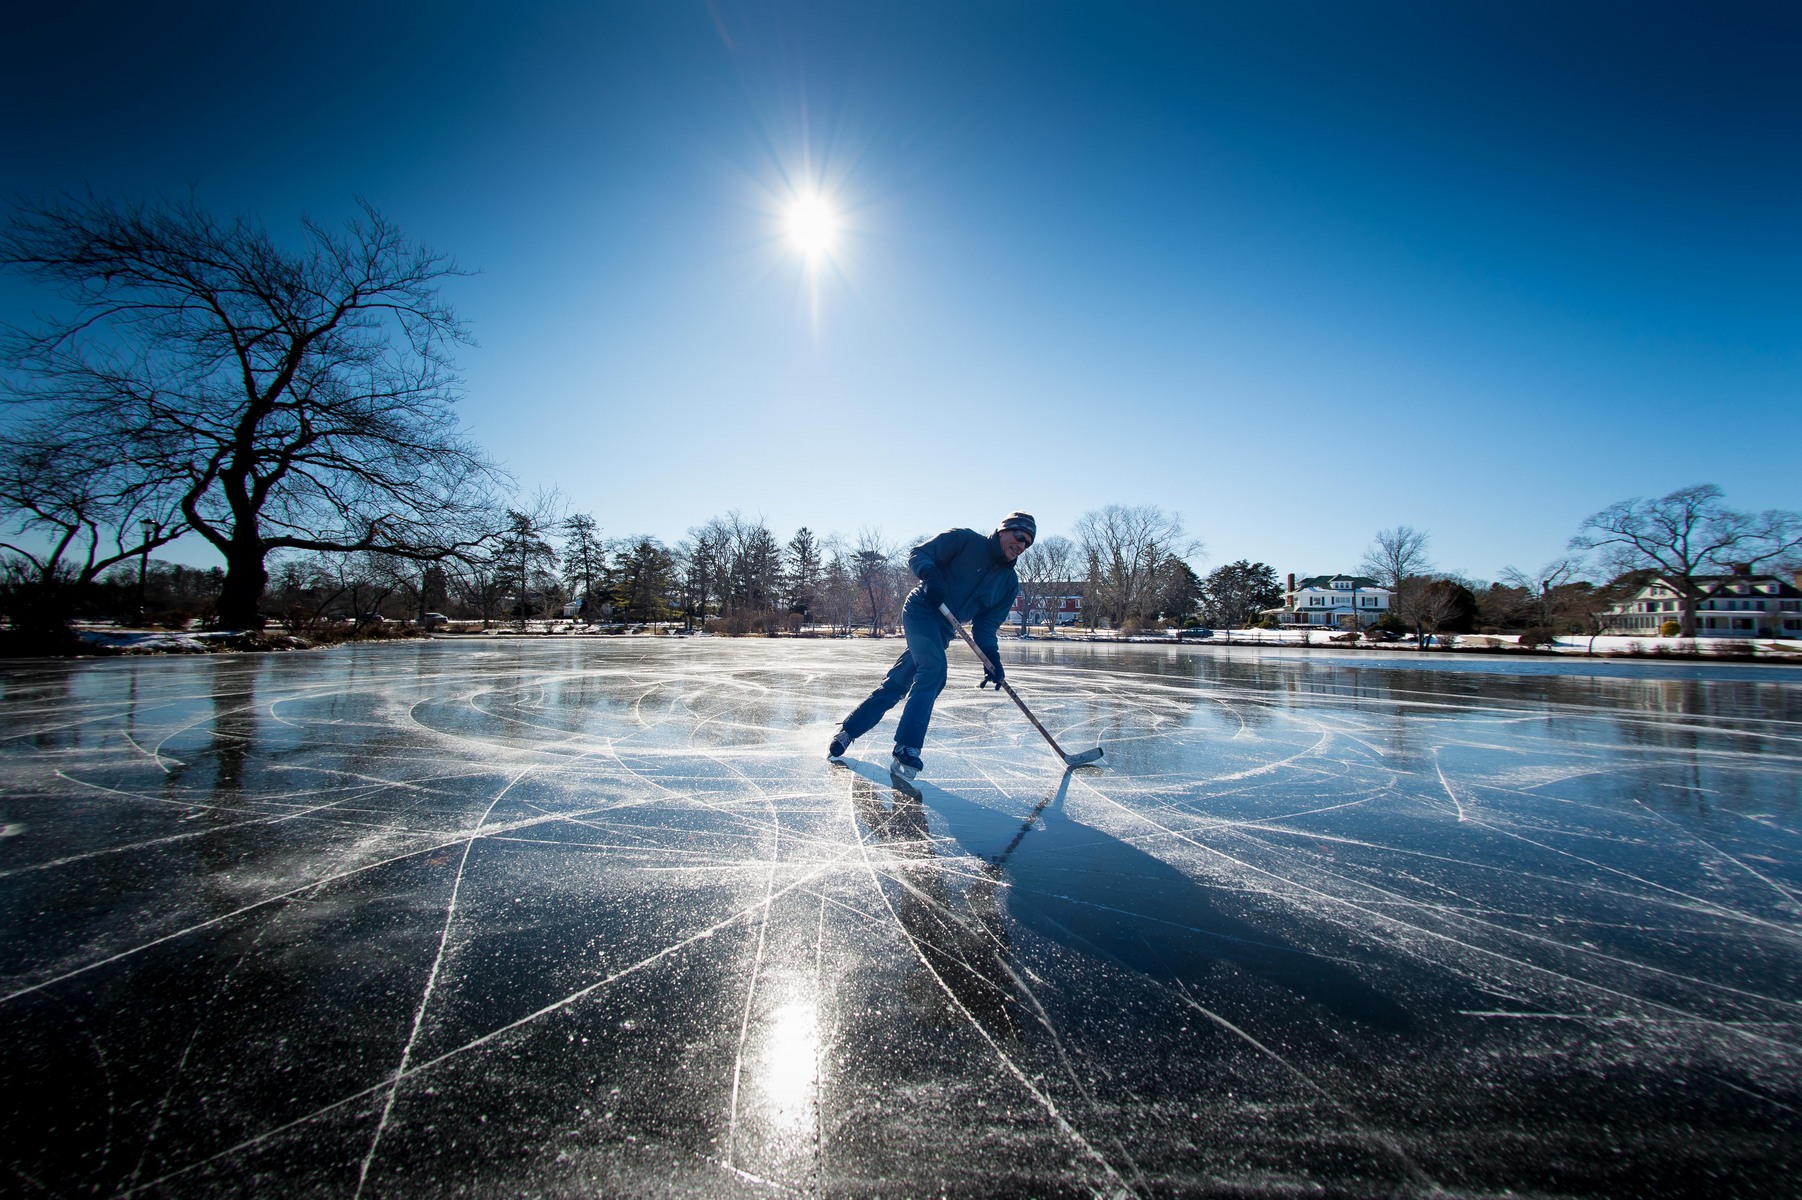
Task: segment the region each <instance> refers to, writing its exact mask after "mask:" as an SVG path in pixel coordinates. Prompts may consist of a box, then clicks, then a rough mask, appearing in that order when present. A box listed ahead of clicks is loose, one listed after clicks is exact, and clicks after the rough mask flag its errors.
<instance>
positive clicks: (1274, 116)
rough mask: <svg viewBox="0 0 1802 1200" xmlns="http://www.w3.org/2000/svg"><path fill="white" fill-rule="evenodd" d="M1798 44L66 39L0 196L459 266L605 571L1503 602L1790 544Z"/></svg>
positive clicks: (526, 446) (1224, 28)
mask: <svg viewBox="0 0 1802 1200" xmlns="http://www.w3.org/2000/svg"><path fill="white" fill-rule="evenodd" d="M178 8H179V11H176V10H177V9H178ZM265 9H267V10H268V11H263V10H265ZM253 10H254V11H253ZM1799 14H1802V10H1798V9H1795V8H1793V7H1788V6H1774V5H1773V6H1759V5H1734V4H1727V5H1719V4H1715V5H1706V6H1704V5H1668V4H1646V3H1636V4H1592V5H1570V4H1556V5H1553V4H1547V5H1531V4H1528V5H1517V4H1511V5H1488V6H1474V5H1445V4H1421V5H1402V4H1395V5H1376V4H1372V5H1344V4H1306V3H1296V4H1281V5H1243V4H1233V5H1227V4H1205V3H1192V4H1179V5H1133V6H1116V5H1108V6H1103V5H1083V4H1074V3H1070V4H1005V5H1004V4H981V3H975V4H968V3H955V4H934V3H923V2H915V3H907V4H896V5H877V4H858V5H848V4H820V5H791V4H780V5H767V4H735V3H730V2H728V0H709V2H696V3H679V2H676V0H669V2H660V3H651V2H649V0H640V2H638V3H631V4H560V5H521V6H495V5H485V6H474V5H456V4H429V5H428V4H419V5H387V6H365V5H339V4H336V3H324V4H320V5H312V6H306V7H304V8H295V9H292V10H291V11H284V12H278V11H274V6H260V5H257V6H246V5H218V6H208V5H182V6H145V5H137V6H129V7H128V6H123V5H120V6H113V5H83V4H72V5H68V6H65V7H64V8H63V9H61V10H59V11H58V12H57V13H54V14H52V13H43V12H40V13H34V14H25V15H22V16H18V17H15V18H13V21H14V24H15V29H14V31H13V32H11V33H9V37H8V53H7V56H6V57H7V64H6V65H7V70H6V71H5V72H0V100H3V102H4V111H6V112H7V113H8V114H9V116H8V119H7V120H6V122H5V123H4V127H3V128H0V139H3V140H0V173H3V174H0V184H3V185H4V190H5V191H6V192H7V193H9V194H16V195H23V196H26V197H29V198H41V197H44V196H46V195H51V194H54V193H56V192H59V191H79V190H81V189H84V188H92V189H94V190H96V191H99V192H103V193H106V194H110V195H114V196H119V197H136V196H146V195H152V194H157V193H161V194H171V195H181V194H185V193H187V192H188V191H189V190H190V189H192V191H193V192H194V193H195V195H196V196H197V197H198V198H199V199H200V200H201V202H202V203H204V204H205V205H207V206H208V207H211V208H213V209H215V210H217V211H220V212H234V213H235V212H244V213H252V214H255V215H257V216H260V217H261V218H262V219H263V220H264V221H265V222H266V223H267V224H268V225H269V226H270V227H271V229H272V230H274V231H275V232H276V233H277V234H278V235H281V236H287V235H289V234H291V233H292V232H294V231H295V229H296V222H297V219H298V217H299V216H300V215H301V214H303V213H304V214H308V215H311V216H313V217H316V218H324V219H328V220H333V219H339V218H342V217H343V216H345V215H347V214H348V213H349V212H350V211H351V209H352V204H353V199H354V197H357V196H363V197H366V198H368V199H369V200H370V201H372V202H374V203H375V204H376V205H377V206H378V207H380V208H381V209H382V210H383V211H384V212H385V213H386V214H387V215H389V216H390V217H391V218H393V219H394V220H396V221H397V222H398V223H399V224H400V225H401V226H402V228H403V229H405V230H406V231H407V232H408V233H409V234H411V235H413V236H415V237H417V238H419V239H421V240H423V241H425V242H426V243H428V244H430V245H432V246H433V247H435V248H437V249H440V250H443V251H446V252H448V253H450V254H452V255H454V256H455V257H456V258H457V259H458V260H459V261H460V262H461V263H462V264H463V265H464V266H466V267H469V268H472V269H474V270H475V271H476V272H478V273H477V274H475V275H473V276H471V277H470V278H467V279H464V280H460V281H457V282H456V283H455V284H454V285H453V286H452V287H451V289H450V297H451V299H452V301H453V302H454V304H455V305H456V307H457V309H458V311H459V312H460V313H461V314H462V315H463V316H464V317H465V318H466V319H467V320H468V321H469V322H470V324H471V326H472V327H473V330H474V333H475V336H476V338H477V340H478V342H479V345H478V346H476V347H474V348H471V349H469V350H467V351H465V352H464V353H463V354H462V355H461V357H460V362H461V365H462V367H463V371H464V375H465V378H466V382H467V390H468V394H467V397H466V399H465V400H464V402H463V404H462V406H461V411H462V413H463V416H464V418H465V421H466V423H467V424H468V425H469V426H470V428H471V429H472V431H473V432H474V433H475V435H476V436H477V437H478V438H479V439H480V440H481V441H482V442H483V443H484V444H486V445H487V446H488V447H489V448H490V449H491V450H492V452H493V453H494V454H495V455H496V456H497V457H498V458H499V459H501V460H502V461H503V462H504V463H505V464H506V465H507V466H508V467H509V468H510V469H511V470H512V471H513V472H514V473H515V474H516V475H517V476H518V477H519V478H520V479H521V481H522V482H523V483H524V484H525V485H526V486H527V487H528V488H530V487H535V486H538V485H552V484H554V485H556V486H558V487H560V488H561V489H562V490H563V492H564V493H565V494H566V495H567V496H568V498H569V499H570V501H571V502H572V504H573V505H574V507H576V508H578V509H581V510H585V511H589V512H592V513H593V514H594V515H595V516H596V518H597V519H598V520H599V521H600V522H601V525H602V527H603V531H604V532H605V533H606V534H608V535H624V534H634V533H641V532H648V533H652V534H655V535H658V536H661V537H664V538H666V539H670V540H674V539H676V538H678V537H680V536H681V535H682V534H683V532H684V531H685V530H686V529H687V528H688V527H689V526H691V525H694V524H698V523H699V522H701V521H703V520H705V519H706V518H708V517H709V516H712V515H714V514H716V513H723V512H725V511H726V510H728V509H732V508H737V509H740V510H742V511H744V512H745V513H747V514H753V515H755V514H761V515H762V516H763V517H765V518H766V519H767V520H768V521H769V523H770V525H771V526H772V527H773V528H774V529H775V530H776V531H777V532H778V534H780V535H781V536H784V537H786V536H787V535H788V533H790V532H792V530H793V529H794V528H795V527H796V526H798V525H801V524H807V525H809V526H812V527H813V528H814V529H815V530H817V531H821V532H830V531H834V530H837V531H840V532H843V533H845V534H847V535H854V534H855V533H856V531H857V530H858V529H859V528H860V527H864V526H874V527H879V528H881V529H882V530H883V531H884V532H886V533H887V534H888V535H889V536H891V537H893V538H897V539H899V538H903V537H906V536H909V535H913V534H925V533H931V532H934V531H936V530H938V529H941V528H944V527H946V526H948V525H955V524H977V525H986V524H988V523H989V522H992V521H993V520H994V519H995V518H997V517H999V516H1000V515H1001V514H1003V513H1005V512H1007V511H1008V510H1010V509H1014V508H1025V509H1028V510H1030V511H1033V512H1035V513H1036V514H1037V515H1038V517H1039V519H1040V523H1041V531H1042V532H1067V531H1068V530H1069V528H1070V526H1071V525H1072V523H1073V522H1074V520H1075V519H1076V517H1077V516H1078V515H1079V514H1080V513H1082V512H1083V511H1084V510H1086V509H1090V508H1094V507H1098V506H1100V505H1103V504H1107V503H1110V502H1119V503H1128V504H1142V503H1143V504H1157V505H1161V506H1163V507H1164V508H1166V509H1171V510H1176V511H1180V512H1181V513H1182V514H1183V515H1184V517H1185V518H1186V520H1187V522H1188V524H1189V527H1190V529H1191V530H1192V531H1193V532H1194V533H1195V534H1196V535H1198V536H1199V537H1200V538H1201V539H1202V540H1203V541H1204V542H1205V544H1206V554H1205V557H1204V558H1202V559H1201V560H1199V562H1198V565H1199V566H1201V567H1203V568H1204V569H1205V568H1207V567H1209V566H1212V565H1218V564H1220V563H1222V562H1227V561H1230V560H1233V559H1237V558H1241V557H1247V558H1253V559H1261V560H1264V561H1267V562H1269V563H1271V564H1272V565H1273V566H1275V567H1276V568H1277V569H1278V570H1279V571H1290V570H1293V571H1296V572H1297V573H1316V572H1321V571H1329V570H1336V569H1342V568H1344V567H1347V566H1349V565H1351V564H1353V563H1355V561H1356V560H1357V558H1358V557H1359V555H1360V553H1361V551H1362V550H1363V548H1364V547H1365V545H1366V544H1367V543H1368V542H1369V540H1370V537H1371V535H1372V534H1373V533H1374V532H1375V531H1376V530H1377V529H1379V528H1384V527H1388V526H1392V525H1396V524H1402V523H1406V524H1411V525H1414V526H1416V527H1420V528H1425V529H1428V530H1430V531H1431V532H1432V535H1433V539H1434V546H1433V549H1434V552H1435V557H1436V559H1437V561H1438V562H1439V563H1440V565H1441V566H1443V567H1447V568H1453V569H1461V570H1464V571H1466V572H1468V573H1470V574H1473V575H1476V576H1478V577H1483V578H1488V577H1493V576H1494V575H1495V574H1496V573H1497V572H1498V571H1499V570H1500V569H1501V568H1502V567H1503V566H1505V565H1508V564H1515V565H1519V566H1523V567H1532V566H1536V565H1538V564H1539V563H1540V562H1542V561H1544V560H1545V559H1548V558H1551V557H1553V556H1554V555H1556V554H1558V553H1559V552H1560V551H1561V550H1562V548H1563V544H1564V541H1565V539H1566V538H1568V537H1569V536H1570V534H1571V533H1572V532H1574V530H1575V528H1576V526H1577V523H1578V522H1579V521H1580V520H1581V519H1582V518H1583V516H1585V515H1586V514H1588V513H1590V512H1592V511H1595V510H1596V509H1599V508H1601V507H1603V506H1604V505H1606V504H1609V503H1611V502H1613V501H1615V500H1619V499H1622V498H1625V497H1628V496H1633V495H1648V494H1661V493H1663V492H1666V491H1669V490H1671V489H1673V488H1676V487H1679V486H1683V485H1687V484H1691V483H1699V482H1715V483H1719V484H1721V485H1722V486H1723V487H1725V488H1726V489H1727V493H1728V499H1729V501H1730V502H1731V503H1733V504H1735V505H1737V506H1740V507H1747V508H1765V507H1784V508H1797V507H1802V486H1799V485H1798V483H1797V479H1798V478H1799V477H1802V473H1799V472H1798V471H1797V470H1796V467H1795V465H1794V464H1795V452H1794V441H1795V435H1796V428H1797V422H1798V420H1799V419H1802V413H1799V410H1798V405H1797V399H1798V395H1799V393H1802V389H1799V388H1798V384H1799V383H1802V354H1799V349H1798V347H1799V339H1802V321H1799V318H1802V290H1799V289H1798V286H1797V281H1798V279H1802V270H1799V268H1802V219H1799V218H1802V154H1799V153H1798V150H1799V149H1802V71H1798V70H1796V67H1795V64H1796V63H1797V62H1798V61H1802V15H1799ZM797 186H818V187H820V188H822V189H823V190H824V191H825V192H826V193H827V194H828V195H829V196H830V197H831V198H832V202H833V203H834V205H835V206H836V207H837V209H838V211H839V213H840V219H841V224H842V230H841V236H840V238H839V240H838V243H837V245H836V248H835V251H834V253H833V256H832V259H831V261H830V262H829V263H826V264H823V265H820V266H818V267H817V268H816V269H815V270H814V271H813V272H812V273H811V275H810V272H809V269H808V267H807V264H806V262H805V260H804V259H803V258H802V257H801V256H800V255H798V254H797V253H796V252H795V251H794V249H793V247H792V246H791V245H790V244H789V242H788V240H787V239H786V237H785V236H784V211H785V208H786V206H787V204H788V202H789V200H790V198H791V197H792V195H793V194H794V190H795V188H796V187H797ZM34 304H41V301H40V300H39V299H38V298H36V297H34V296H32V295H31V294H30V293H29V292H28V291H26V290H25V289H24V287H23V285H21V284H19V283H18V282H17V281H15V280H11V279H7V280H5V281H4V282H3V283H0V320H7V321H13V322H17V321H21V320H24V319H26V318H27V316H28V314H29V312H30V310H31V308H32V306H33V305H34ZM194 557H195V558H196V559H197V560H198V559H200V558H202V557H204V555H203V554H202V552H201V551H200V550H199V549H196V551H195V552H194Z"/></svg>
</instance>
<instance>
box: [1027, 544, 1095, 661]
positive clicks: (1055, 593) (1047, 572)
mask: <svg viewBox="0 0 1802 1200" xmlns="http://www.w3.org/2000/svg"><path fill="white" fill-rule="evenodd" d="M1080 561H1081V560H1080V558H1079V557H1078V555H1077V550H1076V543H1075V542H1072V541H1071V540H1070V539H1069V538H1067V537H1064V536H1062V535H1061V534H1055V533H1054V534H1052V535H1050V536H1049V537H1045V538H1041V539H1040V540H1038V541H1036V542H1034V543H1033V544H1032V545H1031V546H1030V547H1028V548H1027V550H1026V552H1025V553H1023V554H1021V555H1020V557H1019V558H1017V559H1015V560H1014V574H1015V575H1017V576H1018V577H1019V580H1020V636H1021V637H1025V636H1026V632H1027V627H1028V626H1029V624H1030V623H1031V621H1032V614H1033V613H1035V612H1038V611H1041V610H1043V611H1044V613H1045V626H1046V632H1047V633H1056V632H1057V613H1058V607H1059V605H1058V603H1057V602H1058V601H1061V600H1062V598H1063V594H1064V589H1066V588H1068V587H1069V586H1070V585H1071V584H1072V583H1074V582H1075V575H1076V569H1077V564H1078V563H1079V562H1080Z"/></svg>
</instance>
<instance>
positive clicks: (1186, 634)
mask: <svg viewBox="0 0 1802 1200" xmlns="http://www.w3.org/2000/svg"><path fill="white" fill-rule="evenodd" d="M1213 636H1214V631H1213V630H1212V629H1179V630H1177V631H1176V640H1177V641H1179V642H1180V641H1185V640H1189V641H1193V640H1195V639H1197V638H1211V637H1213Z"/></svg>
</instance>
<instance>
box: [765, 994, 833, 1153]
mask: <svg viewBox="0 0 1802 1200" xmlns="http://www.w3.org/2000/svg"><path fill="white" fill-rule="evenodd" d="M819 1053H820V1031H819V1008H818V1007H817V1006H816V1005H814V1004H811V1003H809V1002H807V1001H805V1000H789V1001H787V1002H785V1003H783V1004H781V1005H779V1006H777V1008H776V1011H775V1012H774V1013H772V1014H771V1015H770V1023H769V1032H768V1034H767V1036H766V1038H765V1041H764V1044H763V1053H762V1055H761V1063H760V1066H761V1069H760V1071H759V1072H758V1084H759V1086H761V1087H762V1089H763V1095H764V1101H765V1104H766V1105H767V1111H768V1116H769V1120H770V1122H771V1123H772V1124H774V1125H776V1126H777V1127H779V1128H781V1129H784V1130H790V1131H792V1130H795V1129H799V1128H802V1127H804V1126H808V1125H811V1124H812V1122H813V1098H814V1084H815V1080H816V1078H817V1076H818V1073H819Z"/></svg>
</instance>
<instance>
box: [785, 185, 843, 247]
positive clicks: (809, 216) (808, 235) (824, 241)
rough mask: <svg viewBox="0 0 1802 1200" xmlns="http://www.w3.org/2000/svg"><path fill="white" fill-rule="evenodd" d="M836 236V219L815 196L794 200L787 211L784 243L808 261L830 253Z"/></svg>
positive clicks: (822, 200)
mask: <svg viewBox="0 0 1802 1200" xmlns="http://www.w3.org/2000/svg"><path fill="white" fill-rule="evenodd" d="M837 235H838V217H837V215H836V214H835V213H834V212H833V211H832V206H831V205H829V204H827V203H826V201H825V200H824V199H822V198H821V197H820V196H818V195H816V194H811V193H809V194H804V195H801V196H797V197H795V202H794V203H793V204H791V205H790V206H789V209H788V240H789V241H790V242H792V243H794V246H795V249H797V250H799V251H800V252H801V253H802V254H804V255H806V256H807V257H808V258H819V257H820V256H821V255H823V254H827V253H830V252H831V250H832V243H833V241H834V239H835V238H836V237H837Z"/></svg>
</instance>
